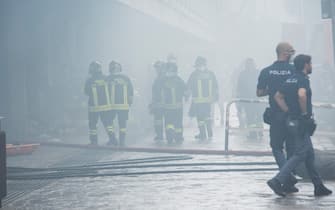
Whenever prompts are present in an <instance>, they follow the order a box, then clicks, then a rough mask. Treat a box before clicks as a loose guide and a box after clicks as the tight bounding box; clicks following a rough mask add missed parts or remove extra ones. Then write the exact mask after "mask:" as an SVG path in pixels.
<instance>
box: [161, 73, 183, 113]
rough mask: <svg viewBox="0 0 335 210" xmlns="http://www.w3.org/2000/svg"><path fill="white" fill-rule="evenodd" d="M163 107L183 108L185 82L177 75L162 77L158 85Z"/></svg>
mask: <svg viewBox="0 0 335 210" xmlns="http://www.w3.org/2000/svg"><path fill="white" fill-rule="evenodd" d="M158 92H159V93H160V95H161V98H162V106H163V108H164V109H181V108H183V98H184V96H185V93H186V85H185V82H184V81H183V80H182V79H181V78H180V77H179V76H177V75H176V76H172V77H164V79H162V81H161V83H160V85H159V86H158Z"/></svg>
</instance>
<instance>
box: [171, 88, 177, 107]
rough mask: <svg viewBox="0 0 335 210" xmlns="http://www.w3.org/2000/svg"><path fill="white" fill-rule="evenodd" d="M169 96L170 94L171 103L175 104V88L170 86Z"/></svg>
mask: <svg viewBox="0 0 335 210" xmlns="http://www.w3.org/2000/svg"><path fill="white" fill-rule="evenodd" d="M171 96H172V104H177V99H176V89H175V88H171Z"/></svg>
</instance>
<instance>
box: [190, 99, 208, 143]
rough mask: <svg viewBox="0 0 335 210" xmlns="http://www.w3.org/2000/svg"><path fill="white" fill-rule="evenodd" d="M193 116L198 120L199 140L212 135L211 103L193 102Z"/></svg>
mask: <svg viewBox="0 0 335 210" xmlns="http://www.w3.org/2000/svg"><path fill="white" fill-rule="evenodd" d="M194 111H195V116H196V118H197V122H198V128H199V132H200V133H199V134H200V136H199V137H200V140H205V139H207V137H208V138H211V137H212V136H213V128H212V118H211V112H212V104H210V103H199V104H194Z"/></svg>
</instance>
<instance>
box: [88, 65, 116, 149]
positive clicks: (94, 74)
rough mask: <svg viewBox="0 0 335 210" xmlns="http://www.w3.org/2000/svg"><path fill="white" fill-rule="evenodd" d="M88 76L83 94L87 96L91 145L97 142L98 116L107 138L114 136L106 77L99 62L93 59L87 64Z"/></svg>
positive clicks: (110, 138)
mask: <svg viewBox="0 0 335 210" xmlns="http://www.w3.org/2000/svg"><path fill="white" fill-rule="evenodd" d="M89 74H90V78H88V79H87V80H86V83H85V94H86V95H87V96H88V125H89V138H90V142H91V144H92V145H97V144H98V135H97V123H98V120H99V117H100V119H101V121H102V123H103V125H104V126H105V129H106V131H107V133H108V136H109V140H110V141H111V140H112V139H113V138H114V137H113V136H114V133H113V124H112V121H111V106H110V99H109V92H108V84H107V81H106V77H105V76H104V75H103V74H102V70H101V64H100V63H99V62H97V61H94V62H92V63H91V64H90V66H89Z"/></svg>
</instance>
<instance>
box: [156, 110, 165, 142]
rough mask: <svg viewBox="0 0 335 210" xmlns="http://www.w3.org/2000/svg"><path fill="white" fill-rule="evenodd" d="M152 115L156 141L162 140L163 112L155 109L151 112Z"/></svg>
mask: <svg viewBox="0 0 335 210" xmlns="http://www.w3.org/2000/svg"><path fill="white" fill-rule="evenodd" d="M153 115H154V128H155V133H156V137H157V138H158V139H163V130H164V121H163V120H164V110H163V109H157V110H155V111H154V112H153Z"/></svg>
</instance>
